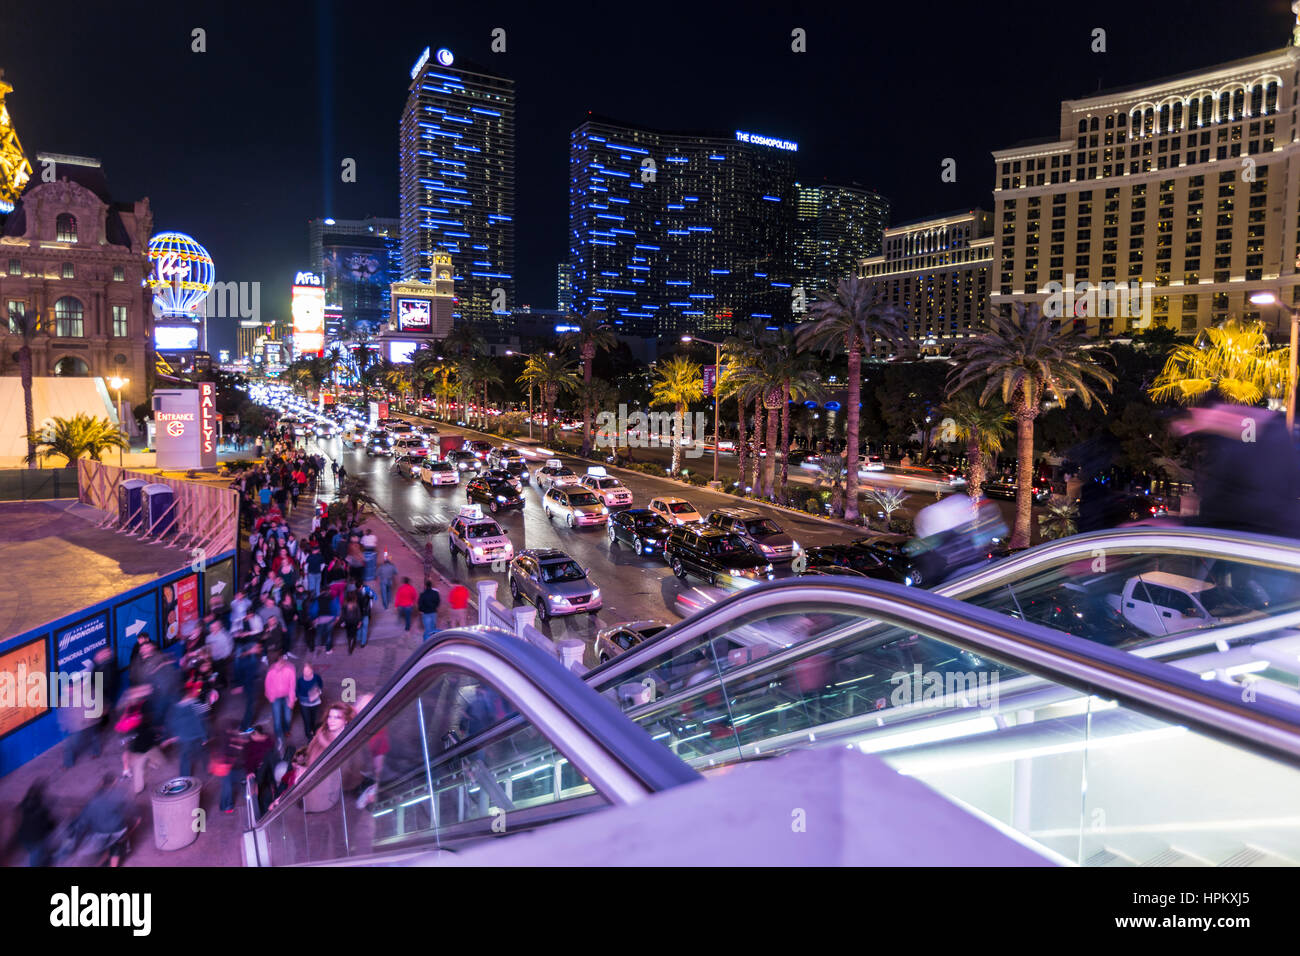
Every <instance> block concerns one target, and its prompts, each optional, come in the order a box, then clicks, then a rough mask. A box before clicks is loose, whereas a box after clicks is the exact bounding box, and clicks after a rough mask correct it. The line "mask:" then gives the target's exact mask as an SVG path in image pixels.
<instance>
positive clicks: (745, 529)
mask: <svg viewBox="0 0 1300 956" xmlns="http://www.w3.org/2000/svg"><path fill="white" fill-rule="evenodd" d="M708 522H709V524H711V525H713V526H714V527H715V528H721V529H722V530H723V531H734V532H735V533H736V534H738V535H740V536H741V537H742V538H744V539H745V540H746V541H748V542H749V543H750V544H751V545H753V546H754V548H755V549H757V551H758V553H759V554H761V555H762V556H763V557H765V558H767V560H768V561H770V562H772V563H773V564H777V563H785V562H789V561H793V560H794V559H795V557H796V556H797V555H798V554H800V553H801V552H802V551H803V548H801V547H800V546H799V542H798V541H796V540H795V539H794V538H792V537H790V535H788V534H786V533H785V531H783V530H782V528H781V526H780V525H779V524H777V523H776V522H775V521H773V520H772V519H771V518H768V517H765V516H763V515H762V514H760V513H759V512H757V511H754V510H752V509H750V508H717V509H715V510H713V511H710V512H709V518H708Z"/></svg>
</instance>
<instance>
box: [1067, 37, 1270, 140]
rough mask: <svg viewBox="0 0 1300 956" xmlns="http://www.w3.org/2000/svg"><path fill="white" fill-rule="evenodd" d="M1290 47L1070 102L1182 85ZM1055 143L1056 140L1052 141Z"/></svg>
mask: <svg viewBox="0 0 1300 956" xmlns="http://www.w3.org/2000/svg"><path fill="white" fill-rule="evenodd" d="M1290 49H1291V47H1290V46H1285V47H1282V48H1281V49H1280V50H1271V51H1269V52H1268V53H1256V54H1254V55H1252V56H1243V57H1241V58H1240V59H1236V60H1229V61H1227V62H1226V63H1214V64H1211V65H1210V66H1206V67H1202V68H1201V69H1199V70H1188V71H1187V72H1185V73H1175V74H1173V75H1171V76H1162V77H1158V78H1157V79H1154V80H1144V81H1142V82H1138V83H1125V84H1124V85H1122V86H1108V87H1106V88H1105V89H1101V90H1097V91H1096V92H1095V93H1085V94H1084V95H1082V96H1075V97H1072V98H1071V99H1069V100H1066V102H1067V103H1069V102H1076V101H1078V100H1091V99H1095V98H1096V97H1098V96H1115V95H1117V94H1120V93H1129V92H1136V91H1138V90H1145V89H1149V88H1150V87H1153V86H1165V85H1168V84H1172V83H1180V82H1182V81H1184V80H1191V79H1194V78H1196V77H1198V76H1204V75H1205V74H1206V73H1218V72H1221V71H1225V70H1233V69H1236V68H1238V67H1244V66H1247V65H1249V64H1251V63H1255V62H1257V61H1259V60H1268V59H1271V58H1273V57H1276V56H1281V55H1282V54H1284V53H1286V52H1287V50H1290ZM1052 141H1053V142H1054V140H1052Z"/></svg>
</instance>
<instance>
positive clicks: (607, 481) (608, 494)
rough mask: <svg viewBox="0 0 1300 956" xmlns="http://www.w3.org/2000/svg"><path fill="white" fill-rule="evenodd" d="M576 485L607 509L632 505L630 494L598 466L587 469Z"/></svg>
mask: <svg viewBox="0 0 1300 956" xmlns="http://www.w3.org/2000/svg"><path fill="white" fill-rule="evenodd" d="M578 484H580V485H582V487H584V488H586V489H587V490H588V491H590V492H591V493H592V494H594V495H595V496H596V497H597V498H599V499H600V500H601V501H602V502H603V503H604V505H605V506H606V507H607V508H623V507H626V506H627V505H630V504H631V503H632V492H630V491H628V490H627V488H625V487H624V486H623V483H622V482H621V481H619V480H618V479H617V478H612V477H610V474H609V472H607V471H606V470H605V469H604V468H603V467H601V466H599V465H595V466H593V467H591V468H588V469H587V473H586V474H585V475H583V476H582V478H581V479H580V480H579V482H578Z"/></svg>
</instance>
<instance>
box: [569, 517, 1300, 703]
mask: <svg viewBox="0 0 1300 956" xmlns="http://www.w3.org/2000/svg"><path fill="white" fill-rule="evenodd" d="M1099 548H1100V549H1107V550H1108V553H1110V554H1114V555H1119V554H1129V553H1135V552H1142V551H1147V550H1153V549H1161V550H1168V551H1172V552H1173V553H1175V554H1180V555H1189V556H1199V557H1212V558H1221V559H1225V560H1234V559H1235V560H1241V559H1243V558H1245V559H1248V560H1254V561H1259V562H1262V563H1266V564H1271V565H1274V566H1275V567H1279V568H1293V569H1294V570H1295V573H1297V574H1300V545H1297V544H1295V543H1293V542H1291V541H1290V540H1288V539H1283V538H1273V537H1269V536H1267V535H1260V534H1248V533H1246V532H1233V531H1221V530H1217V529H1212V528H1208V529H1205V528H1121V529H1112V530H1109V531H1091V532H1088V533H1087V534H1079V535H1072V536H1070V537H1068V538H1062V539H1060V540H1057V541H1051V542H1047V543H1045V544H1040V545H1037V546H1036V547H1034V548H1031V549H1030V550H1028V551H1025V552H1022V553H1021V554H1017V555H1013V556H1011V557H1009V558H1004V559H1003V560H1001V561H998V562H997V563H996V564H993V565H990V566H988V567H985V568H979V569H978V570H975V571H972V572H968V573H967V574H964V575H962V576H960V577H958V578H954V579H953V580H951V581H946V582H944V583H943V584H940V585H936V586H935V587H934V588H932V589H930V591H931V593H933V594H942V595H945V596H947V597H953V598H958V599H961V598H964V597H965V596H966V595H968V594H971V593H972V592H976V591H983V590H988V589H990V588H995V587H999V586H1001V585H1002V584H1005V583H1008V582H1009V581H1012V580H1017V579H1020V578H1023V577H1025V576H1027V575H1029V574H1033V573H1035V572H1036V571H1037V570H1038V568H1039V567H1040V566H1043V565H1048V566H1051V565H1058V564H1060V563H1062V562H1063V561H1066V560H1068V559H1070V558H1081V559H1082V558H1092V557H1095V554H1094V552H1095V551H1096V550H1097V549H1099ZM828 577H829V576H828ZM778 583H780V582H778ZM746 593H749V592H747V591H741V592H737V593H736V594H733V595H730V596H729V597H727V598H725V599H723V600H722V601H719V602H718V603H717V604H714V605H712V606H710V607H708V608H705V609H704V610H702V611H700V612H698V613H696V614H693V615H691V616H690V617H689V618H687V619H686V620H684V621H681V622H679V623H677V624H674V625H673V626H671V627H669V628H667V629H665V630H663V631H661V632H660V633H658V634H656V635H655V636H654V637H652V638H650V639H649V640H648V641H643V642H642V643H640V644H638V645H637V646H636V647H635V648H633V649H632V650H630V651H628V652H627V653H625V654H620V655H619V656H618V657H616V658H614V659H613V660H612V661H610V662H609V663H607V664H603V665H600V666H599V667H597V668H594V669H593V670H592V671H591V672H590V673H589V674H588V680H589V681H590V680H591V679H592V678H593V677H598V678H599V679H600V680H602V681H603V680H605V679H608V678H611V677H615V676H617V675H618V674H620V673H623V672H625V671H631V670H636V669H637V668H638V667H639V666H640V664H641V663H642V662H643V661H645V660H648V659H650V658H652V657H657V656H659V655H660V654H662V653H663V652H664V651H665V650H668V649H670V648H672V647H675V646H676V645H677V644H681V643H685V642H686V641H688V640H691V639H692V638H694V637H696V636H697V635H698V634H700V633H703V632H704V631H706V630H709V629H711V628H713V627H716V626H717V622H716V621H714V619H713V616H714V615H715V614H717V613H719V612H722V613H723V614H724V615H725V616H724V617H723V618H722V620H726V619H728V618H729V616H730V612H724V611H723V609H724V608H726V607H728V606H730V605H732V604H733V602H735V601H736V600H737V599H738V598H741V597H743V595H744V594H746ZM1297 613H1300V610H1298V611H1297ZM1288 619H1289V618H1288ZM1259 628H1260V624H1259V621H1258V620H1251V621H1243V622H1241V623H1238V624H1232V625H1227V626H1225V627H1218V628H1211V629H1207V630H1205V631H1203V632H1197V631H1185V632H1182V633H1180V634H1176V635H1170V640H1171V641H1172V640H1179V644H1178V647H1177V650H1180V651H1183V650H1187V649H1189V647H1194V646H1195V644H1194V643H1193V644H1191V645H1189V644H1188V640H1189V639H1191V638H1192V637H1193V636H1194V635H1195V634H1197V633H1203V634H1204V635H1205V637H1204V640H1203V642H1202V643H1203V644H1204V645H1205V646H1210V645H1213V644H1215V643H1216V642H1218V641H1220V640H1226V641H1232V640H1233V639H1234V637H1235V636H1236V635H1237V632H1238V631H1244V632H1245V633H1247V634H1254V633H1256V632H1258V630H1259ZM1161 650H1163V645H1144V646H1143V647H1142V648H1137V649H1134V650H1133V651H1132V653H1138V654H1140V655H1141V656H1144V657H1150V656H1156V655H1159V653H1160V652H1161ZM1170 650H1171V651H1172V650H1173V648H1170Z"/></svg>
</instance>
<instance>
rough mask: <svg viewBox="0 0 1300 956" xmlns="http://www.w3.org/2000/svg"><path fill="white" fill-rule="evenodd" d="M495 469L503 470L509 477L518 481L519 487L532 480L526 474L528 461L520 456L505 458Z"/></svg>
mask: <svg viewBox="0 0 1300 956" xmlns="http://www.w3.org/2000/svg"><path fill="white" fill-rule="evenodd" d="M497 470H498V471H504V472H505V473H506V474H508V475H509V476H510V477H511V478H513V479H515V480H516V481H518V482H519V485H520V487H523V486H524V485H526V484H529V483H530V482H531V480H532V476H531V475H529V474H528V462H526V461H524V459H522V458H519V459H507V460H506V461H505V463H504V464H502V465H501V466H500V467H499V468H498V469H497Z"/></svg>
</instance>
